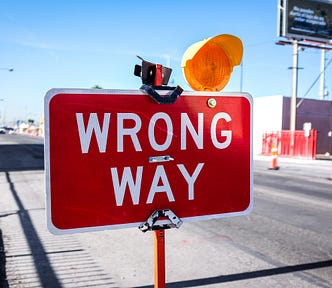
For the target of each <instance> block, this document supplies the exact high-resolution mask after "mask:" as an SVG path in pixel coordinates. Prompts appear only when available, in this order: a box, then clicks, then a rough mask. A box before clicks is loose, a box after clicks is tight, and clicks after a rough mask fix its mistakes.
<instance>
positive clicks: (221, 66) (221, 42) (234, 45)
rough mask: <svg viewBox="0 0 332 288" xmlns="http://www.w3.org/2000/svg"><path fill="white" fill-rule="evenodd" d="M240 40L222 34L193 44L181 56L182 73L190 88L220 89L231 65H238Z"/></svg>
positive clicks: (239, 61)
mask: <svg viewBox="0 0 332 288" xmlns="http://www.w3.org/2000/svg"><path fill="white" fill-rule="evenodd" d="M242 55H243V45H242V41H241V40H240V39H239V38H237V37H235V36H233V35H228V34H222V35H218V36H215V37H211V38H208V39H205V40H203V41H199V42H196V43H194V44H192V45H191V46H190V47H189V48H188V49H187V50H186V51H185V53H184V55H183V57H182V63H181V66H182V69H183V73H184V76H185V78H186V80H187V82H188V84H189V85H190V86H191V88H192V89H194V90H197V91H220V90H222V89H223V88H224V87H225V86H226V85H227V83H228V81H229V79H230V76H231V74H232V71H233V67H234V66H237V65H240V63H241V61H242Z"/></svg>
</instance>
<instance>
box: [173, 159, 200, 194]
mask: <svg viewBox="0 0 332 288" xmlns="http://www.w3.org/2000/svg"><path fill="white" fill-rule="evenodd" d="M203 165H204V163H198V165H197V166H196V169H195V171H194V173H193V175H192V176H190V175H189V173H188V171H187V169H186V167H184V165H183V164H178V165H177V166H178V168H179V170H180V171H181V173H182V176H183V178H184V179H185V180H186V181H187V183H188V200H194V198H195V191H194V184H195V181H196V179H197V177H198V175H199V173H200V172H201V170H202V168H203Z"/></svg>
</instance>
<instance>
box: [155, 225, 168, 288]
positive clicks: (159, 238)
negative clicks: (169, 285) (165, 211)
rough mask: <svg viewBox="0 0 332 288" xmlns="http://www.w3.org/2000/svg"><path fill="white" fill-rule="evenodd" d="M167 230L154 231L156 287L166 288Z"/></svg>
mask: <svg viewBox="0 0 332 288" xmlns="http://www.w3.org/2000/svg"><path fill="white" fill-rule="evenodd" d="M165 262H166V260H165V230H163V229H162V230H155V231H154V287H155V288H165V285H166V272H165V271H166V270H165Z"/></svg>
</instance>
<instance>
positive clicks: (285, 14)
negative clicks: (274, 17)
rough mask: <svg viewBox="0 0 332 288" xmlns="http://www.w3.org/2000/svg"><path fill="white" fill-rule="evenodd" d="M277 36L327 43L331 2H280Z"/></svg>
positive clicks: (331, 28) (330, 32)
mask: <svg viewBox="0 0 332 288" xmlns="http://www.w3.org/2000/svg"><path fill="white" fill-rule="evenodd" d="M278 12H279V17H278V20H279V24H278V36H281V37H286V38H292V39H297V40H311V41H317V42H323V43H328V42H330V40H331V39H332V1H322V0H280V1H279V7H278Z"/></svg>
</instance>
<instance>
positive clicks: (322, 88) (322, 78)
mask: <svg viewBox="0 0 332 288" xmlns="http://www.w3.org/2000/svg"><path fill="white" fill-rule="evenodd" d="M324 48H325V46H324V47H323V49H322V54H321V59H320V85H319V95H320V99H321V100H324V98H325V96H326V90H325V60H326V59H325V49H324Z"/></svg>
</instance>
